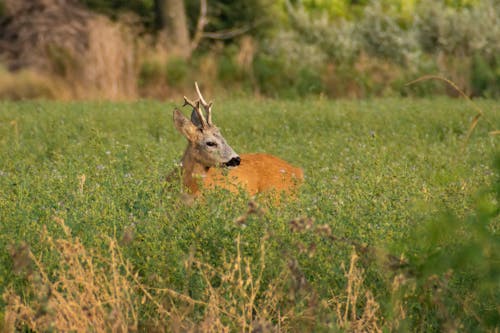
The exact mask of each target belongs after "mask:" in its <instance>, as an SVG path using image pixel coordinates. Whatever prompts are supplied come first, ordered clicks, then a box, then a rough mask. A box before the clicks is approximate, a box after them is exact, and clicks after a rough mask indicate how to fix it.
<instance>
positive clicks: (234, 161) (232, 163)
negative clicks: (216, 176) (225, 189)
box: [224, 156, 241, 167]
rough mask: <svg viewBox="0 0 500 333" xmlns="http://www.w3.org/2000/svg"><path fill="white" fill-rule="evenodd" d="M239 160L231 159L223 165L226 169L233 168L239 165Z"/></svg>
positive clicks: (237, 158) (238, 158) (236, 158)
mask: <svg viewBox="0 0 500 333" xmlns="http://www.w3.org/2000/svg"><path fill="white" fill-rule="evenodd" d="M240 162H241V158H240V157H239V156H237V157H233V158H232V159H230V160H229V162H226V163H224V165H225V166H228V167H235V166H238V165H240Z"/></svg>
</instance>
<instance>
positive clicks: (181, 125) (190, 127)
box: [174, 109, 198, 141]
mask: <svg viewBox="0 0 500 333" xmlns="http://www.w3.org/2000/svg"><path fill="white" fill-rule="evenodd" d="M174 125H175V128H176V129H177V130H178V131H179V132H180V133H181V134H182V135H184V136H185V137H186V138H187V139H188V140H189V141H195V140H196V138H197V135H198V127H196V126H195V125H194V124H193V123H192V122H191V120H189V119H188V118H186V117H185V116H184V115H183V114H182V112H180V111H179V110H178V109H175V110H174Z"/></svg>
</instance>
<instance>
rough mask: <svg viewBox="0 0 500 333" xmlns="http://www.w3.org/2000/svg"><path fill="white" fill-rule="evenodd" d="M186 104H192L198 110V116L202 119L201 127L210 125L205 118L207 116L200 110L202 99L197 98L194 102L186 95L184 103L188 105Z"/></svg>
mask: <svg viewBox="0 0 500 333" xmlns="http://www.w3.org/2000/svg"><path fill="white" fill-rule="evenodd" d="M186 105H189V106H191V107H192V108H193V110H194V111H195V112H196V114H197V115H198V118H199V119H200V123H201V127H202V128H206V127H208V125H207V121H206V120H205V117H204V116H203V113H202V112H201V110H200V101H199V100H197V101H196V102H193V101H192V100H190V99H189V98H187V97H186V96H184V105H183V106H186Z"/></svg>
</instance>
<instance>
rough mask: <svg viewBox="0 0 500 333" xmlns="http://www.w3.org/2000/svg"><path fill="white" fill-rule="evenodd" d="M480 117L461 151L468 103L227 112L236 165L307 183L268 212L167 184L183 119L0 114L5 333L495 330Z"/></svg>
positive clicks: (19, 110) (496, 207)
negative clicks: (251, 159)
mask: <svg viewBox="0 0 500 333" xmlns="http://www.w3.org/2000/svg"><path fill="white" fill-rule="evenodd" d="M474 103H475V105H477V106H478V107H480V108H481V109H482V110H483V111H484V116H483V117H481V118H480V119H479V121H478V122H477V126H476V128H475V130H474V132H473V133H472V135H471V136H470V138H469V139H468V140H466V137H467V133H468V130H469V127H470V125H471V122H472V121H473V118H474V116H475V115H476V113H475V111H474V109H473V108H472V107H471V105H469V104H468V103H466V102H465V101H464V100H460V99H448V98H429V99H409V98H408V99H401V98H393V99H373V100H361V101H347V100H345V101H343V100H339V101H332V100H328V99H321V98H308V99H298V100H273V99H259V98H247V97H235V98H228V97H225V98H220V99H217V100H216V101H215V106H214V122H215V123H216V124H217V125H218V126H219V127H220V128H221V129H222V133H223V134H224V136H225V138H226V139H227V141H228V142H229V144H230V145H231V146H232V147H233V148H234V149H235V151H236V152H238V153H243V152H267V153H271V154H274V155H277V156H279V157H281V158H283V159H285V160H287V161H289V162H290V163H292V164H294V165H297V166H301V167H302V168H303V170H304V173H305V175H306V179H305V183H304V185H303V186H302V187H301V189H300V193H299V194H298V196H297V198H296V199H295V200H284V201H283V203H282V204H281V205H279V206H273V205H271V204H269V202H268V201H266V199H265V198H259V197H258V198H249V197H248V196H247V195H245V194H244V193H242V194H240V195H238V196H234V195H230V194H229V193H226V192H224V191H214V192H212V193H207V194H206V195H205V196H204V197H203V199H201V200H197V201H195V202H194V203H188V202H186V200H184V196H183V195H182V193H181V189H180V184H179V183H177V182H174V183H170V184H166V182H165V177H166V175H167V174H169V173H170V172H171V171H172V170H175V168H176V166H177V164H178V162H179V160H180V158H181V156H182V153H183V151H184V148H185V145H186V142H185V139H184V138H183V137H182V136H181V135H180V134H179V133H177V132H176V131H175V129H174V127H173V123H172V110H173V108H174V106H175V103H160V102H153V101H139V102H133V103H112V102H44V101H32V102H15V103H14V102H0V294H2V295H3V298H2V300H0V322H1V323H2V324H0V328H1V327H2V325H3V327H4V329H5V330H6V331H8V330H13V329H17V330H23V329H26V328H27V327H28V328H31V329H34V330H39V331H47V330H56V331H57V330H90V329H91V328H92V327H93V328H94V329H95V330H99V329H100V328H101V329H104V330H107V331H120V330H121V331H126V330H130V331H135V330H139V331H146V330H147V331H187V330H200V331H248V332H250V331H256V332H268V331H297V332H300V331H346V330H348V331H382V330H383V331H426V332H433V331H434V332H441V331H453V330H459V331H475V330H477V331H495V330H498V329H499V323H500V309H499V307H498V304H500V285H499V281H500V237H499V227H500V217H499V212H500V204H499V201H500V200H499V199H500V185H499V183H500V182H499V177H500V175H499V173H500V165H499V163H500V162H499V161H500V160H499V159H500V157H499V156H500V155H499V149H498V142H499V141H498V140H499V137H498V136H495V135H491V133H490V132H492V131H494V130H498V129H499V127H500V126H499V125H500V104H499V103H498V101H494V100H477V101H474ZM178 104H180V101H179V103H178ZM179 106H180V105H179ZM188 112H189V111H188V110H187V109H184V113H185V114H188ZM495 161H497V162H495ZM495 163H496V164H495ZM495 165H496V166H495Z"/></svg>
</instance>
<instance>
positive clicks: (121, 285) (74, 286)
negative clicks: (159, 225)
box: [2, 204, 382, 332]
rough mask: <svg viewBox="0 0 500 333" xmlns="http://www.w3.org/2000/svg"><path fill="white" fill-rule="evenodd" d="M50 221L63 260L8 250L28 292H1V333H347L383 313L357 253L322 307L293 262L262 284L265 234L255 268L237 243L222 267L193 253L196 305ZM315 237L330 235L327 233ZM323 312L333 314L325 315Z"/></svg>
mask: <svg viewBox="0 0 500 333" xmlns="http://www.w3.org/2000/svg"><path fill="white" fill-rule="evenodd" d="M249 207H250V208H249V212H248V213H247V214H246V218H248V215H249V214H260V210H261V209H260V208H259V207H258V206H256V205H255V204H251V205H250V206H249ZM54 221H55V223H56V224H57V225H59V226H60V227H61V228H62V229H63V231H64V234H65V237H64V238H61V239H53V238H52V237H51V236H50V235H49V234H48V232H47V231H45V232H44V233H43V234H42V237H41V238H42V239H41V241H42V242H43V243H44V244H47V245H48V248H49V249H50V251H54V253H53V254H55V255H57V256H58V257H59V258H60V263H59V265H58V268H57V269H56V270H55V272H54V273H50V274H49V268H48V267H45V266H44V264H43V258H42V257H37V256H35V255H34V254H33V253H32V252H31V251H30V250H29V248H28V247H27V246H26V245H24V246H21V247H19V248H17V249H12V251H11V255H12V257H13V258H14V259H15V258H17V259H15V260H14V262H15V265H16V267H17V266H18V268H19V269H18V270H17V274H20V273H21V272H24V274H26V275H27V279H28V282H29V284H30V285H29V288H27V289H26V290H25V292H24V293H23V295H22V296H20V295H18V294H16V292H15V291H14V290H13V289H9V290H7V291H6V292H5V293H4V295H3V298H4V301H5V303H6V305H7V306H6V312H5V314H4V321H3V323H2V325H3V330H4V331H5V332H14V331H16V330H19V329H26V328H28V329H30V330H34V331H48V330H56V331H65V332H67V331H87V330H89V329H92V330H95V331H98V332H101V331H110V332H128V331H137V330H141V328H142V329H146V328H147V329H154V330H155V331H164V330H165V328H166V327H168V328H169V330H172V331H179V332H186V331H189V332H191V331H193V332H229V331H233V330H238V331H243V332H286V331H290V330H292V331H293V330H301V329H305V330H313V329H314V328H315V327H318V326H317V325H327V327H330V329H332V328H337V329H341V330H347V331H351V332H379V331H380V327H381V324H382V319H381V318H380V315H379V305H378V303H377V301H376V300H375V299H374V297H373V296H372V293H371V292H370V291H368V290H366V288H365V287H364V283H363V275H364V274H363V270H362V269H360V268H359V267H358V259H359V257H358V255H357V254H356V253H354V252H353V254H352V256H351V261H350V263H349V267H348V268H346V269H345V270H344V271H345V277H346V287H345V293H343V294H341V295H332V296H331V297H330V298H328V299H325V298H321V297H320V296H319V295H318V293H317V292H316V291H315V290H314V288H313V287H312V286H311V285H310V284H309V283H308V281H307V280H306V278H305V276H304V275H303V273H302V272H301V269H300V267H299V265H298V262H297V260H295V259H293V258H288V259H287V260H285V261H284V262H283V264H284V265H283V268H282V271H281V274H280V275H279V276H277V278H276V279H274V280H272V281H270V282H266V285H265V286H264V285H263V282H264V281H263V276H264V272H265V270H266V262H267V250H268V249H267V247H268V239H269V236H265V237H264V238H263V239H262V241H261V244H260V250H259V251H260V253H259V255H258V258H259V259H258V263H257V264H255V263H252V260H251V258H250V257H247V256H245V255H244V254H243V253H242V251H241V250H240V244H241V240H240V237H239V236H238V238H237V239H236V248H237V251H236V255H235V257H233V258H228V259H227V260H226V262H225V264H223V265H222V267H220V268H216V267H212V266H210V265H208V264H206V263H204V262H202V261H200V260H198V259H197V258H196V257H195V256H194V255H190V256H189V258H188V259H187V260H186V262H185V267H186V270H187V271H188V275H189V274H199V275H200V276H201V277H202V278H203V280H204V282H205V289H204V295H203V298H202V299H201V300H195V299H193V298H191V297H190V296H188V295H184V294H183V293H179V292H176V291H174V290H171V289H151V288H148V287H147V286H146V285H145V284H143V283H142V282H141V281H140V277H139V275H138V273H136V272H134V270H133V268H132V266H131V264H130V263H129V262H128V261H127V260H126V259H125V258H124V257H123V255H122V252H121V249H120V246H119V245H118V242H117V241H116V240H114V239H108V240H107V241H106V243H107V246H108V256H107V257H102V256H100V255H98V254H97V252H95V251H93V250H90V249H87V248H86V247H85V246H84V245H83V244H82V243H81V241H80V240H79V239H78V238H77V237H74V236H72V235H71V230H70V229H69V228H68V227H67V226H66V225H65V223H64V221H63V220H62V219H60V218H57V217H56V218H54ZM310 230H316V231H317V232H324V230H323V229H322V227H321V226H319V227H316V228H315V229H314V228H313V229H310ZM189 272H191V273H189ZM214 281H218V282H216V283H214ZM167 304H168V305H167ZM143 306H147V307H151V306H152V307H153V308H155V309H156V313H157V314H158V316H157V317H156V318H149V319H146V320H145V319H144V318H140V316H139V314H140V313H141V308H142V307H143ZM200 309H203V310H202V311H201V313H200V312H199V311H200ZM326 313H329V315H327V316H326V317H325V314H326ZM200 314H201V317H200ZM332 316H333V317H332ZM327 318H328V319H327ZM334 318H336V319H335V321H334V322H332V321H331V320H332V319H334ZM141 319H142V322H141ZM324 320H326V321H325V322H321V321H324Z"/></svg>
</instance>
